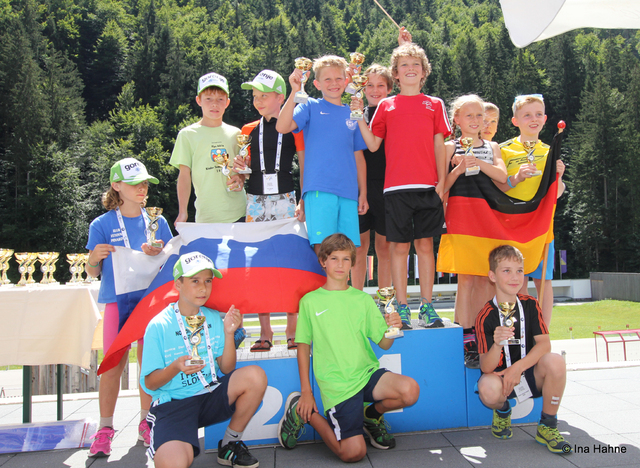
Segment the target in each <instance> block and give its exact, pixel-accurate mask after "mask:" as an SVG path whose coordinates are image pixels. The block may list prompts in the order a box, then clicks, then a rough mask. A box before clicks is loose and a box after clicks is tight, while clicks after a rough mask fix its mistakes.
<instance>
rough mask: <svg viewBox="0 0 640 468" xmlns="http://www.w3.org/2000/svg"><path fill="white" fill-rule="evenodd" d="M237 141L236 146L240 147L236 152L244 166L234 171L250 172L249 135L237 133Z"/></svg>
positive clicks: (239, 172)
mask: <svg viewBox="0 0 640 468" xmlns="http://www.w3.org/2000/svg"><path fill="white" fill-rule="evenodd" d="M236 140H237V141H238V146H239V147H240V151H239V152H238V156H240V157H241V158H242V162H244V165H245V168H244V169H241V170H239V171H236V172H237V173H238V174H251V168H250V167H249V166H250V165H251V157H250V156H249V149H248V148H249V145H250V144H251V135H245V134H244V133H241V134H239V135H238V136H237V137H236Z"/></svg>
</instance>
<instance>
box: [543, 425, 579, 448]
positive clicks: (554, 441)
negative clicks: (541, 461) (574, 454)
mask: <svg viewBox="0 0 640 468" xmlns="http://www.w3.org/2000/svg"><path fill="white" fill-rule="evenodd" d="M536 442H538V443H539V444H542V445H546V446H547V448H548V449H549V451H550V452H553V453H571V444H569V442H567V441H566V440H564V437H562V435H561V434H560V432H559V431H558V428H557V427H549V426H545V425H544V424H542V423H540V424H538V432H537V433H536Z"/></svg>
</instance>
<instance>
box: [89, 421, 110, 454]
mask: <svg viewBox="0 0 640 468" xmlns="http://www.w3.org/2000/svg"><path fill="white" fill-rule="evenodd" d="M115 433H116V431H114V430H113V428H111V427H103V428H102V429H100V430H99V431H98V432H96V433H95V434H93V435H92V436H91V438H92V439H93V442H92V443H91V448H90V449H89V457H90V458H100V457H108V456H109V455H111V441H112V440H113V436H114V435H115Z"/></svg>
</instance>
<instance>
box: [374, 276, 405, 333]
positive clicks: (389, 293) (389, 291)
mask: <svg viewBox="0 0 640 468" xmlns="http://www.w3.org/2000/svg"><path fill="white" fill-rule="evenodd" d="M395 297H396V288H393V287H388V288H380V289H378V298H379V299H380V302H381V303H382V306H383V308H384V312H385V313H386V314H392V313H394V312H395V311H396V309H395V307H393V299H394V298H395ZM403 336H404V332H403V331H402V330H400V329H399V328H398V327H389V328H387V331H386V332H385V333H384V337H385V338H388V339H390V340H395V339H396V338H402V337H403Z"/></svg>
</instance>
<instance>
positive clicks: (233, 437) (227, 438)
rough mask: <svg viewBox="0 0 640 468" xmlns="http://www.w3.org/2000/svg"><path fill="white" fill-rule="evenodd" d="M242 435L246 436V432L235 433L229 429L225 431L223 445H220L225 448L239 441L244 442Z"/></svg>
mask: <svg viewBox="0 0 640 468" xmlns="http://www.w3.org/2000/svg"><path fill="white" fill-rule="evenodd" d="M242 434H244V431H242V432H238V431H234V430H233V429H231V428H230V427H227V430H226V431H224V437H223V438H222V443H221V444H220V446H221V447H224V446H225V445H227V444H228V443H229V442H238V441H239V440H242Z"/></svg>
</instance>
